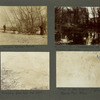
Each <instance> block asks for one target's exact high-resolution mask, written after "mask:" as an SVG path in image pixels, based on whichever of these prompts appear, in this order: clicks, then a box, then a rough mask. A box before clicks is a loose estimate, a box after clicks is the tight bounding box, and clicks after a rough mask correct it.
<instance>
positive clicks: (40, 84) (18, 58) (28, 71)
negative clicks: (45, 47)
mask: <svg viewBox="0 0 100 100" xmlns="http://www.w3.org/2000/svg"><path fill="white" fill-rule="evenodd" d="M49 77H50V75H49V52H1V90H49V89H50V87H49V86H50V85H49Z"/></svg>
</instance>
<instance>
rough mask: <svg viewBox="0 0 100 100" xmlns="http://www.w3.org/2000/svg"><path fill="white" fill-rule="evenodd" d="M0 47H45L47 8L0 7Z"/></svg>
mask: <svg viewBox="0 0 100 100" xmlns="http://www.w3.org/2000/svg"><path fill="white" fill-rule="evenodd" d="M0 45H47V7H46V6H0Z"/></svg>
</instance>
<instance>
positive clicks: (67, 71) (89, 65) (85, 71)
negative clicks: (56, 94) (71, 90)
mask: <svg viewBox="0 0 100 100" xmlns="http://www.w3.org/2000/svg"><path fill="white" fill-rule="evenodd" d="M56 70H57V73H56V76H57V83H56V85H57V87H100V52H86V51H84V52H81V51H76V52H74V51H73V52H71V51H70V52H68V51H65V52H64V51H63V52H57V67H56Z"/></svg>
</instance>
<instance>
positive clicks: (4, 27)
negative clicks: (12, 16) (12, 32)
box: [3, 25, 6, 33]
mask: <svg viewBox="0 0 100 100" xmlns="http://www.w3.org/2000/svg"><path fill="white" fill-rule="evenodd" d="M3 29H4V33H5V31H6V25H4V26H3Z"/></svg>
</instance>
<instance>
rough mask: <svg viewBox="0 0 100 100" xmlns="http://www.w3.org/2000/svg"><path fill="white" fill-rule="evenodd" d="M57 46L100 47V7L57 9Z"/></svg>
mask: <svg viewBox="0 0 100 100" xmlns="http://www.w3.org/2000/svg"><path fill="white" fill-rule="evenodd" d="M55 44H56V45H100V7H66V6H65V7H63V6H61V7H55Z"/></svg>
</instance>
